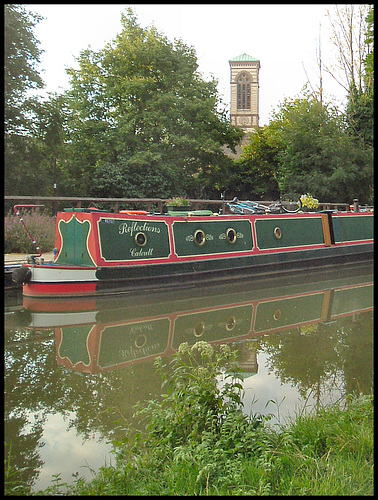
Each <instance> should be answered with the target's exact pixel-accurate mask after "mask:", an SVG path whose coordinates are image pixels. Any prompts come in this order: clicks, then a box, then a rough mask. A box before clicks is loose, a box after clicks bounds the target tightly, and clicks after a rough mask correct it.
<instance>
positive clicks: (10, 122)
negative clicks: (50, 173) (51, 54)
mask: <svg viewBox="0 0 378 500" xmlns="http://www.w3.org/2000/svg"><path fill="white" fill-rule="evenodd" d="M4 15H5V16H4V17H5V23H4V28H5V36H4V121H5V127H4V133H5V138H4V146H5V148H4V150H5V151H4V152H5V168H4V175H5V179H4V180H5V182H4V184H5V194H27V195H32V194H36V193H40V192H41V188H42V186H43V179H44V176H43V175H40V169H39V167H40V163H41V155H40V153H39V151H38V147H36V144H35V143H34V142H33V139H32V137H33V127H34V125H35V121H34V119H33V116H32V115H31V114H30V107H29V105H28V93H29V92H30V91H32V90H34V89H37V88H40V87H42V85H43V83H42V80H41V78H40V76H39V73H38V71H37V66H38V63H39V57H40V55H41V52H42V51H41V50H40V49H39V47H38V45H39V41H38V40H37V39H36V38H35V36H34V33H33V29H34V27H35V25H36V24H37V23H38V22H39V21H40V20H41V17H40V16H38V15H35V14H33V13H32V12H29V11H27V10H26V9H25V8H24V7H23V6H21V5H5V7H4ZM42 191H43V188H42Z"/></svg>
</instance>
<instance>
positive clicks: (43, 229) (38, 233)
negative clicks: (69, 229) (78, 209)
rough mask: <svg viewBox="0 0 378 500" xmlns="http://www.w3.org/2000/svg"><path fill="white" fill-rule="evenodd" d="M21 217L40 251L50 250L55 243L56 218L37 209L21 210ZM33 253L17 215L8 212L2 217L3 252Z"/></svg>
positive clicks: (34, 248)
mask: <svg viewBox="0 0 378 500" xmlns="http://www.w3.org/2000/svg"><path fill="white" fill-rule="evenodd" d="M21 216H22V219H23V221H24V223H25V225H26V227H27V228H28V231H29V233H30V235H31V236H32V238H33V239H34V240H35V241H36V242H37V244H38V246H39V248H40V249H41V251H42V252H51V251H52V249H53V248H54V243H55V224H56V218H55V217H51V215H49V214H47V213H45V212H42V213H41V212H38V211H37V210H30V209H29V210H23V213H22V214H21ZM33 252H34V253H35V252H36V245H35V244H34V243H33V242H32V240H31V239H30V237H29V235H28V234H27V232H26V230H25V228H24V226H23V225H22V223H21V221H20V219H19V217H17V216H16V215H15V214H14V213H12V212H9V213H8V214H7V215H6V216H5V217H4V253H33Z"/></svg>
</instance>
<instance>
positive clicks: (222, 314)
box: [172, 305, 253, 349]
mask: <svg viewBox="0 0 378 500" xmlns="http://www.w3.org/2000/svg"><path fill="white" fill-rule="evenodd" d="M252 316H253V305H245V306H235V307H231V308H222V309H219V308H218V309H212V310H211V311H203V312H198V313H191V314H183V315H180V316H178V317H177V318H176V320H175V330H174V336H173V343H172V347H173V348H174V349H178V346H179V345H180V344H181V342H188V344H189V345H193V344H194V343H195V342H197V341H198V340H203V341H205V342H214V341H217V342H219V341H221V340H226V339H231V338H234V337H235V338H238V337H241V336H244V335H248V334H249V333H250V332H251V327H252Z"/></svg>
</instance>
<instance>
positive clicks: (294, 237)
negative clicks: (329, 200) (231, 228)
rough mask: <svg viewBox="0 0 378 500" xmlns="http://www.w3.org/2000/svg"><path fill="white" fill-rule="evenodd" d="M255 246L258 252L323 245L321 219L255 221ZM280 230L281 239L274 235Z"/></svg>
mask: <svg viewBox="0 0 378 500" xmlns="http://www.w3.org/2000/svg"><path fill="white" fill-rule="evenodd" d="M255 224H256V235H257V246H258V248H260V250H267V249H270V248H287V247H296V246H305V245H322V244H324V237H323V227H322V220H321V218H320V217H319V218H299V217H298V218H296V219H270V218H269V219H268V218H267V219H259V220H257V221H256V223H255ZM275 228H279V229H280V230H281V238H277V237H276V236H275V235H274V230H275Z"/></svg>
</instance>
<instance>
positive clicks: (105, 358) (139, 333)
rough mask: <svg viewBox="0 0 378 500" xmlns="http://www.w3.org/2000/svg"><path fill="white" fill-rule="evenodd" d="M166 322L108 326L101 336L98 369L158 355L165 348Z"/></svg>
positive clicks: (164, 320) (149, 321) (157, 320)
mask: <svg viewBox="0 0 378 500" xmlns="http://www.w3.org/2000/svg"><path fill="white" fill-rule="evenodd" d="M170 324H171V322H170V320H169V318H161V319H155V320H154V319H151V320H148V321H140V322H135V323H129V324H119V325H111V326H107V327H105V329H104V330H103V332H102V333H101V342H100V348H99V354H98V366H99V367H100V368H110V367H112V366H117V365H120V364H123V363H126V362H130V361H136V360H139V359H144V358H148V357H149V356H157V355H158V354H162V353H163V352H164V351H165V350H166V349H167V347H168V338H169V331H170Z"/></svg>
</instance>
